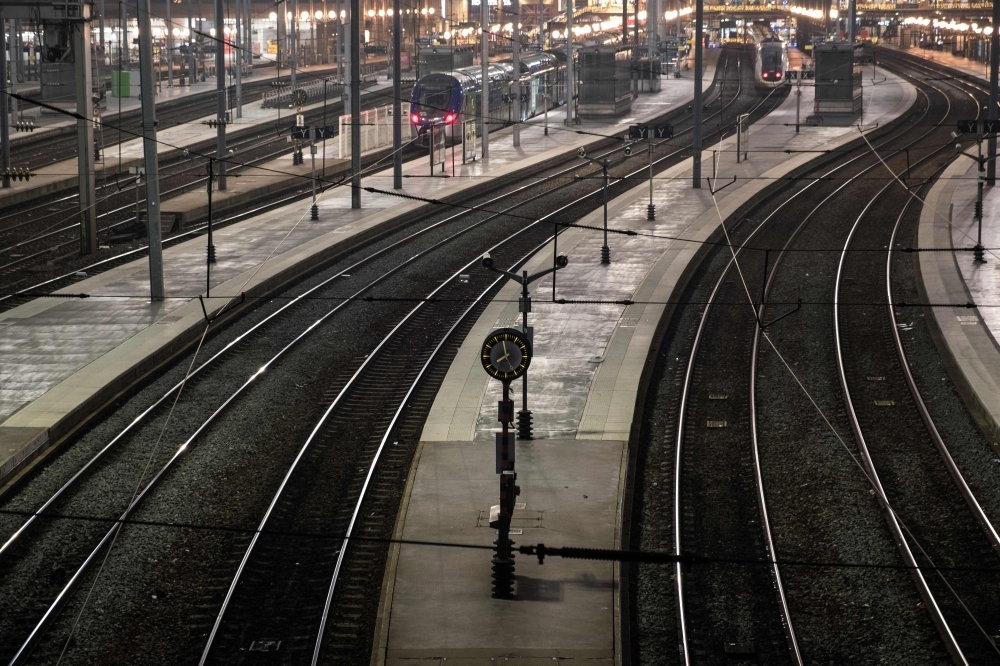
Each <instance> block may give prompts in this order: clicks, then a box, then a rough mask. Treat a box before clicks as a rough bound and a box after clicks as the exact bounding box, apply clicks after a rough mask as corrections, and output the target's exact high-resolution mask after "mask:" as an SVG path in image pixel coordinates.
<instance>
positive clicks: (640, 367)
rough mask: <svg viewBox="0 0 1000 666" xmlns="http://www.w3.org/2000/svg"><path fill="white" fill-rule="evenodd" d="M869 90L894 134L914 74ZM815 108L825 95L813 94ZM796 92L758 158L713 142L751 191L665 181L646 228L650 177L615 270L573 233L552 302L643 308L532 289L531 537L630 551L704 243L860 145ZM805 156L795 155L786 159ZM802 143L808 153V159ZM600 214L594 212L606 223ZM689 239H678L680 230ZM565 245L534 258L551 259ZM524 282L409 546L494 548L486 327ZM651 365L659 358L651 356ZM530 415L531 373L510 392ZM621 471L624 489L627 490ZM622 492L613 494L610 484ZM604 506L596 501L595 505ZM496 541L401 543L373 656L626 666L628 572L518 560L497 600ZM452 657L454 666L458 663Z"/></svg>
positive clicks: (595, 244) (421, 478)
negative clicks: (490, 342)
mask: <svg viewBox="0 0 1000 666" xmlns="http://www.w3.org/2000/svg"><path fill="white" fill-rule="evenodd" d="M871 93H872V89H870V88H869V89H866V95H868V97H867V98H866V103H865V122H866V125H865V128H867V129H871V128H874V127H875V126H876V124H878V126H880V127H881V126H884V125H885V124H886V123H887V122H890V121H891V120H893V119H894V118H898V117H899V116H900V115H901V114H903V113H904V112H905V111H906V110H907V109H908V108H909V107H910V106H911V105H912V104H913V102H914V101H915V99H916V92H915V90H914V89H913V88H912V87H911V86H910V85H909V84H907V83H905V82H903V81H901V80H900V79H898V78H896V77H894V76H892V75H891V74H889V75H887V80H886V81H885V82H884V83H881V84H880V85H878V86H876V87H875V88H874V94H871ZM803 98H804V99H803V100H802V103H803V104H804V105H811V104H812V88H804V89H803ZM794 123H795V98H794V96H789V98H788V99H787V100H786V101H785V103H783V104H782V105H781V106H780V108H779V109H777V110H776V111H775V112H773V113H772V114H770V115H769V116H767V117H766V118H764V119H763V120H761V121H760V122H758V123H756V124H755V125H754V126H753V127H752V128H751V130H750V139H749V141H750V149H749V152H750V156H749V159H748V160H745V161H742V162H741V163H740V164H737V163H736V158H735V145H734V140H733V139H726V140H724V141H722V142H721V143H720V144H716V145H710V146H706V152H705V154H704V157H703V166H704V170H705V173H706V175H708V174H710V173H711V167H712V164H713V158H712V156H713V152H714V153H715V156H716V164H717V169H718V171H717V177H718V182H719V183H720V184H721V183H726V182H729V181H731V180H732V178H733V176H736V177H737V184H735V185H733V186H732V187H729V188H727V189H724V190H721V191H719V192H717V193H716V195H715V197H713V196H712V194H711V193H710V191H709V190H708V188H707V187H706V186H703V188H702V189H697V190H696V189H692V187H691V180H690V179H691V161H690V160H687V161H685V162H684V163H682V164H679V165H677V166H675V167H672V168H670V169H668V170H666V171H664V172H662V173H660V174H659V175H658V176H657V178H656V180H655V191H654V196H653V200H654V203H655V205H656V211H657V214H656V218H657V219H656V220H655V221H652V222H651V221H647V219H646V206H647V203H648V193H649V190H648V184H643V185H640V186H638V187H636V188H635V189H633V190H632V191H630V192H628V193H626V194H624V195H622V196H620V197H618V198H617V199H615V200H614V201H612V202H611V203H610V205H609V220H610V222H609V225H610V226H611V227H613V228H617V229H632V230H636V231H641V232H647V233H654V234H656V235H658V236H660V237H661V238H651V237H649V236H619V235H614V236H611V237H610V242H609V245H610V247H611V264H610V265H609V266H605V265H602V264H601V263H600V256H601V255H600V250H601V245H602V242H603V239H602V234H601V233H600V232H595V231H592V230H585V229H579V228H570V229H567V230H566V231H565V233H563V234H562V235H560V237H559V240H558V250H559V252H564V253H566V254H567V255H568V257H569V266H568V267H567V268H566V269H564V270H562V271H560V272H559V274H558V276H559V277H558V280H557V289H556V292H555V295H554V296H555V298H565V299H579V300H582V299H589V300H600V301H604V302H607V301H614V300H622V299H630V300H632V301H634V303H633V304H632V305H628V306H623V305H613V304H606V305H573V304H565V305H560V304H558V303H554V302H552V299H553V292H552V286H551V281H549V280H547V279H544V278H543V279H542V280H541V281H540V282H539V283H538V284H537V286H535V287H534V288H533V299H534V300H533V304H532V313H531V315H530V318H529V323H530V324H531V325H532V326H533V327H534V336H535V338H534V352H535V356H534V359H533V361H532V364H531V367H530V369H529V370H528V373H527V375H528V386H529V392H530V405H529V406H530V408H531V409H532V411H533V415H534V423H535V436H536V438H537V439H535V440H533V441H528V442H522V441H518V442H517V443H516V450H517V455H516V460H517V474H518V484H519V485H520V486H521V489H522V491H521V495H520V496H519V497H518V501H519V502H523V503H524V505H525V507H524V509H521V510H517V511H515V514H514V515H515V518H514V520H515V527H519V528H520V529H521V530H522V532H523V533H522V534H521V535H519V536H514V537H513V539H514V541H515V542H516V543H519V544H537V543H544V544H545V545H546V546H563V545H572V546H578V547H585V548H586V547H592V548H608V547H619V544H620V536H619V535H620V531H619V530H620V527H621V524H622V522H621V521H622V510H623V506H622V502H623V499H622V498H623V492H624V490H625V488H624V479H625V471H626V461H627V459H628V446H629V440H630V433H631V430H632V421H633V415H634V413H635V409H636V403H637V398H638V391H639V385H640V380H641V377H642V376H643V372H644V370H645V369H646V368H647V366H648V364H649V363H651V362H652V360H653V359H652V358H650V356H649V354H650V348H651V346H652V345H653V344H654V343H655V336H656V333H657V330H658V326H659V325H660V323H661V320H662V318H663V317H664V314H665V312H666V311H667V307H668V303H670V302H671V301H673V300H675V299H676V298H677V297H678V295H679V294H680V293H681V291H682V290H683V288H684V285H685V280H686V279H687V276H688V275H689V273H688V271H689V269H690V268H692V261H693V260H694V258H695V256H696V254H697V253H698V251H699V249H700V248H701V247H702V246H701V245H700V243H702V242H703V241H705V240H707V239H709V238H710V237H711V236H712V235H713V234H714V233H715V232H716V231H717V230H718V227H719V224H720V221H721V220H723V219H726V218H728V217H729V216H730V215H733V214H738V212H739V210H740V209H741V207H743V206H745V205H747V203H748V202H750V201H752V200H754V199H755V198H756V197H760V196H765V195H766V191H767V189H768V188H769V186H771V185H772V184H774V182H775V180H776V179H780V178H782V177H784V176H786V175H787V174H789V173H791V172H793V171H795V170H796V169H798V168H800V167H802V166H803V165H805V164H806V163H808V162H809V161H810V160H811V159H812V158H813V157H815V152H811V151H816V150H819V149H831V148H836V147H838V146H843V145H845V144H847V143H849V142H851V141H853V140H855V139H858V138H859V137H860V130H859V128H858V125H857V124H856V125H854V126H852V127H808V128H803V129H802V131H801V133H800V134H796V133H795V129H794ZM786 150H788V151H792V152H786ZM795 151H802V152H795ZM602 220H603V212H602V211H601V210H598V211H595V212H594V213H593V214H591V215H589V216H587V217H585V218H583V219H582V220H580V223H581V224H585V225H597V226H600V225H601V224H602ZM678 237H679V238H682V239H684V240H671V238H673V239H676V238H678ZM552 261H553V247H552V246H551V245H550V246H549V247H548V248H546V249H545V250H544V251H542V252H540V253H539V254H538V255H536V256H535V257H534V258H532V259H531V260H530V261H529V262H528V264H527V265H526V267H525V268H526V269H527V270H528V271H529V272H534V271H536V270H540V269H543V268H546V267H548V266H551V265H552ZM519 290H520V287H519V285H515V284H511V283H508V284H507V285H506V286H504V287H503V288H502V290H501V291H500V293H499V294H498V296H497V297H496V299H495V300H494V301H493V302H492V303H491V304H490V305H489V306H488V307H487V308H486V309H485V311H484V313H483V314H482V316H481V317H480V318H479V320H478V321H477V323H476V324H475V325H474V327H473V328H472V330H471V332H470V334H469V335H468V337H467V338H466V340H465V342H464V344H463V345H462V347H461V348H460V350H459V352H458V354H457V356H456V358H455V359H454V361H453V363H452V365H451V367H450V368H449V371H448V373H447V375H446V377H445V380H444V382H443V384H442V386H441V388H440V390H439V392H438V395H437V397H436V399H435V401H434V403H433V406H432V408H431V411H430V414H429V416H428V419H427V421H426V423H425V427H424V431H423V433H422V436H421V442H420V444H419V448H418V457H417V460H416V462H415V463H414V468H413V469H412V470H411V478H410V481H409V484H410V486H409V488H410V490H409V492H408V494H407V495H406V497H405V499H404V502H403V505H402V506H401V509H400V514H399V516H398V518H397V523H396V526H395V533H394V534H395V536H396V537H397V538H400V539H405V540H423V541H435V542H455V543H461V544H476V545H479V546H486V547H489V546H490V545H491V544H492V542H493V540H494V538H495V531H493V530H491V529H487V528H483V527H481V518H480V515H481V514H480V512H481V511H482V510H483V509H486V508H487V507H489V506H490V505H491V504H494V503H495V502H496V501H497V500H496V497H497V493H498V481H497V476H496V475H495V474H494V473H493V472H494V463H493V457H494V450H495V447H494V439H493V433H494V432H496V431H497V429H498V424H497V422H496V411H497V407H496V404H497V401H498V400H499V399H500V390H501V387H500V384H499V382H496V381H493V380H489V379H488V377H487V375H486V374H485V373H484V372H483V369H482V367H481V365H480V361H479V348H480V345H481V343H482V340H483V339H484V338H485V337H486V335H487V334H488V333H489V331H491V330H493V329H494V328H497V327H501V326H518V325H519V324H520V318H519V315H518V304H517V300H518V295H519ZM650 367H651V366H650ZM512 389H513V391H512V393H513V397H514V399H515V402H516V404H517V406H518V407H517V408H518V409H520V405H521V403H520V396H521V383H520V381H516V382H514V383H513V384H512ZM615 479H617V485H615V483H616V482H615ZM609 486H610V487H609ZM598 503H600V505H599V506H595V504H598ZM490 557H491V554H490V552H489V551H487V550H481V551H478V552H477V551H468V550H462V549H455V548H445V547H426V546H420V545H409V544H404V545H395V546H393V547H392V548H391V549H390V554H389V560H388V562H389V565H388V567H387V571H386V575H385V576H386V577H385V584H384V585H383V597H382V602H381V610H380V620H379V626H378V628H377V632H376V641H377V643H376V652H375V654H374V655H373V662H372V663H373V666H381V665H382V664H388V665H391V666H403V665H406V664H414V665H416V664H417V663H425V662H423V661H421V660H437V661H435V662H434V663H447V664H453V663H459V664H482V665H483V666H485V665H487V664H491V663H497V662H500V661H511V662H514V661H516V662H517V663H524V664H529V663H530V664H536V663H537V664H541V663H552V662H553V661H554V660H560V659H564V658H566V659H568V658H574V659H577V660H582V661H584V662H585V663H595V664H597V663H601V664H611V663H620V660H621V652H620V651H621V647H622V646H621V641H620V637H621V635H622V628H621V626H620V621H621V615H620V608H618V603H619V600H620V596H619V590H618V582H619V570H618V567H617V566H609V565H608V564H607V563H604V562H595V561H573V560H561V559H558V558H548V559H546V561H545V563H544V564H543V565H539V564H538V562H537V560H535V559H533V558H527V557H523V556H521V557H518V559H517V564H516V567H517V570H516V572H517V576H518V581H519V582H518V584H517V586H518V587H517V595H518V598H517V599H516V600H513V601H499V600H495V599H491V598H490V595H489V585H490ZM445 659H447V662H445V661H444V660H445Z"/></svg>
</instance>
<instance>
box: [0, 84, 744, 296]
mask: <svg viewBox="0 0 1000 666" xmlns="http://www.w3.org/2000/svg"><path fill="white" fill-rule="evenodd" d="M717 99H718V98H717ZM736 99H737V97H735V96H734V97H733V99H731V100H730V101H729V102H728V103H726V104H725V105H724V106H723V108H722V109H721V110H720V111H719V112H717V113H715V114H712V115H711V116H708V117H709V118H712V117H715V116H717V115H721V113H722V111H724V110H725V109H727V108H729V107H730V106H732V104H734V103H735V101H736ZM762 103H763V102H761V104H762ZM761 104H758V105H757V106H755V107H754V110H756V109H757V108H759V107H760V106H761ZM751 112H753V111H751ZM720 127H721V125H720ZM690 131H691V128H687V129H684V130H682V131H681V132H679V133H678V134H685V133H688V132H690ZM675 136H677V135H675ZM707 138H708V137H706V140H707ZM623 148H624V147H623V146H622V147H618V148H614V149H613V150H612V151H609V152H608V153H606V154H605V155H604V156H602V157H605V156H607V155H609V154H611V153H612V152H616V151H618V150H623ZM688 149H689V146H684V147H682V148H679V149H678V150H676V151H674V152H672V153H669V154H667V155H665V156H663V157H659V158H657V159H655V160H653V164H654V166H658V165H660V164H661V163H662V162H664V161H666V160H669V159H671V158H674V157H677V156H678V155H680V154H681V153H683V152H684V151H686V150H688ZM585 166H590V165H589V163H586V162H584V163H580V164H578V165H575V167H571V168H570V169H567V170H566V171H564V173H565V172H568V171H570V170H572V168H579V167H585ZM386 168H388V167H386ZM647 168H648V167H647ZM595 173H596V172H595ZM638 173H639V172H636V174H638ZM636 174H632V175H636ZM629 177H631V176H629ZM620 180H621V179H617V180H615V179H610V180H609V182H608V187H611V186H613V185H614V184H616V183H617V182H619V181H620ZM599 192H600V190H597V191H595V193H594V195H595V196H596V195H597V194H598V193H599ZM304 196H306V194H304V193H299V194H294V195H290V196H288V197H285V198H284V199H280V200H278V201H275V202H271V203H268V204H265V205H262V206H259V207H258V208H255V209H253V210H250V211H247V212H243V213H237V214H235V215H232V216H230V217H227V218H223V219H221V220H217V221H216V222H215V224H216V225H222V224H227V223H233V222H238V221H241V220H244V219H248V218H250V217H253V216H254V215H258V214H262V213H264V212H268V211H271V210H274V209H276V208H280V207H282V206H284V205H287V204H290V203H294V202H295V201H297V200H299V199H301V198H303V197H304ZM207 227H208V225H207V224H201V225H199V226H196V227H194V228H193V229H190V230H188V231H185V232H182V233H180V234H176V235H174V236H171V237H170V238H168V239H165V240H164V244H166V243H171V244H175V243H177V242H181V241H183V240H187V239H189V238H193V237H195V236H198V235H200V233H201V232H202V231H204V230H205V229H207ZM148 249H149V247H148V246H142V247H138V248H135V249H133V250H128V251H127V252H123V253H121V254H118V255H115V256H113V257H108V258H107V259H102V260H100V261H97V262H95V263H93V264H89V265H87V266H84V267H82V268H79V269H76V270H74V271H71V272H69V273H65V274H64V275H60V276H57V277H54V278H50V279H48V280H45V281H43V282H40V283H38V284H35V285H32V286H30V287H25V288H23V289H19V290H17V291H16V292H14V293H12V294H6V295H0V303H3V302H4V301H6V300H9V299H11V298H14V297H17V296H21V295H24V294H29V293H32V292H33V291H36V290H38V289H44V288H45V287H47V286H49V285H51V284H53V283H56V282H59V281H62V280H66V279H69V278H72V277H74V276H75V275H76V274H77V273H79V272H81V271H82V272H90V271H92V270H95V269H97V270H100V269H101V268H103V267H104V266H106V265H107V264H109V263H112V262H115V261H121V260H123V259H127V258H128V257H136V258H138V257H139V256H140V255H141V254H142V253H143V252H146V251H147V250H148ZM0 268H2V267H0Z"/></svg>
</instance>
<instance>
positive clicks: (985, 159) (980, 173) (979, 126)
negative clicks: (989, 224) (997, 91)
mask: <svg viewBox="0 0 1000 666" xmlns="http://www.w3.org/2000/svg"><path fill="white" fill-rule="evenodd" d="M960 129H961V128H960ZM987 129H993V128H987V127H986V126H985V124H984V120H983V118H979V120H977V121H976V135H977V136H976V146H977V147H978V151H977V154H976V155H970V154H969V153H966V152H964V151H962V144H961V143H956V144H955V150H957V151H958V153H959V154H960V155H964V156H965V157H968V158H969V159H972V160H975V161H976V165H977V166H978V167H979V168H978V169H977V170H976V203H975V207H974V209H973V215H974V217H975V219H976V221H977V223H978V225H977V226H978V229H977V233H976V246H975V247H974V248H973V249H972V255H973V259H972V260H973V261H974V262H975V263H977V264H985V263H986V257H985V256H984V251H985V248H984V247H983V185H985V184H986V180H987V175H986V166H987V164H988V163H995V162H996V157H995V156H993V157H989V156H987V155H983V135H984V134H985V133H986V130H987ZM993 135H994V137H995V136H996V134H995V133H993ZM951 136H952V138H955V139H957V138H958V137H959V132H952V133H951Z"/></svg>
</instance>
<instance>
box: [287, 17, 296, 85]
mask: <svg viewBox="0 0 1000 666" xmlns="http://www.w3.org/2000/svg"><path fill="white" fill-rule="evenodd" d="M289 2H290V3H291V9H292V12H291V13H292V20H291V21H289V23H288V43H289V45H290V46H289V51H291V53H289V55H288V57H289V60H288V66H289V67H291V68H292V90H293V91H294V90H295V63H296V56H297V55H298V54H297V53H296V51H297V50H298V46H297V45H296V38H297V37H298V34H299V30H298V27H299V26H298V22H299V17H298V16H297V15H296V13H295V12H296V10H297V8H296V6H295V0H289Z"/></svg>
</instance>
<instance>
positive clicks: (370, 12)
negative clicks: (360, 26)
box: [368, 9, 375, 18]
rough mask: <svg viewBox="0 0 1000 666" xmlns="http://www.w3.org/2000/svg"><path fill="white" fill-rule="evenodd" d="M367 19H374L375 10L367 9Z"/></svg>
mask: <svg viewBox="0 0 1000 666" xmlns="http://www.w3.org/2000/svg"><path fill="white" fill-rule="evenodd" d="M368 18H375V10H374V9H369V10H368Z"/></svg>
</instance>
